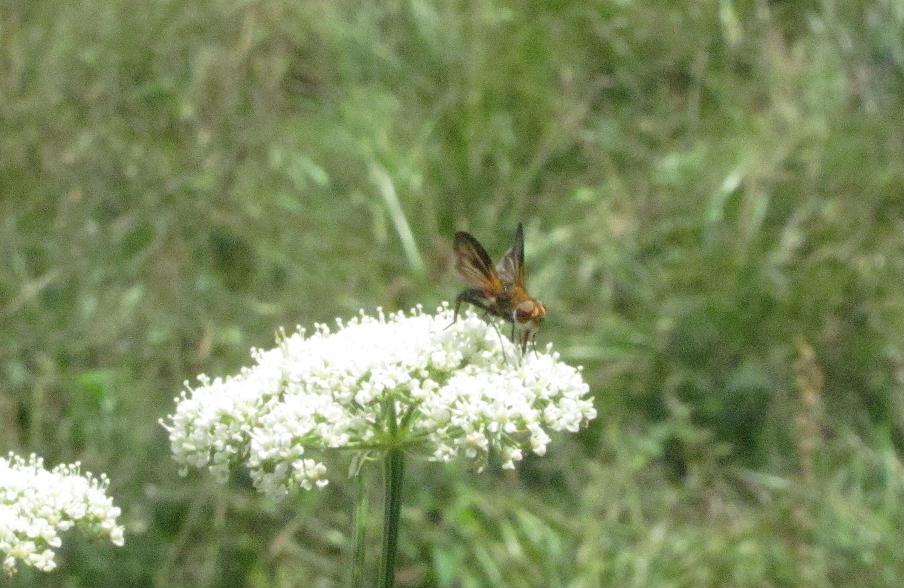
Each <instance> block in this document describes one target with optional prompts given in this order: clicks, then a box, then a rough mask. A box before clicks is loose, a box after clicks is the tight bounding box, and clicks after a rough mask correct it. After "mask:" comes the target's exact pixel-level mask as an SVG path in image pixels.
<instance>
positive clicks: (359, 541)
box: [352, 468, 367, 588]
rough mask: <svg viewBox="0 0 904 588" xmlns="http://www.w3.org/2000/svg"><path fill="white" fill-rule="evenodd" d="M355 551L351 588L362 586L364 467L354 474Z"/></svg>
mask: <svg viewBox="0 0 904 588" xmlns="http://www.w3.org/2000/svg"><path fill="white" fill-rule="evenodd" d="M354 517H355V520H354V525H355V551H354V555H353V561H352V588H363V586H364V543H365V542H364V539H365V536H366V530H367V489H366V488H365V484H364V468H361V469H360V470H359V471H358V473H357V475H355V514H354Z"/></svg>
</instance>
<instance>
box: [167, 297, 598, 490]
mask: <svg viewBox="0 0 904 588" xmlns="http://www.w3.org/2000/svg"><path fill="white" fill-rule="evenodd" d="M452 322H453V316H452V311H451V310H450V309H449V308H448V306H445V305H444V306H442V307H440V308H439V309H438V310H437V312H436V313H435V314H428V313H424V312H422V311H421V310H420V309H415V310H414V311H412V312H411V313H409V314H405V313H396V314H392V315H389V316H385V315H383V314H382V313H380V314H379V315H378V316H377V317H370V316H365V315H363V314H362V315H360V316H358V317H356V318H355V319H353V320H352V321H350V322H348V323H347V324H343V323H342V322H339V324H338V327H337V328H336V329H335V330H332V329H330V328H328V327H326V326H324V325H319V326H317V328H316V330H315V332H314V333H312V334H311V335H307V334H306V333H305V332H304V331H303V330H299V331H297V332H296V333H295V334H293V335H291V336H288V337H284V338H283V339H282V340H281V341H280V344H279V345H278V346H277V347H276V348H274V349H270V350H266V351H261V350H254V351H253V352H252V356H253V359H254V364H253V365H252V366H251V367H248V368H245V369H243V370H242V371H241V372H240V373H239V374H238V375H235V376H232V377H227V378H216V379H209V378H207V377H204V376H202V377H200V378H199V381H200V385H198V386H197V387H194V388H191V387H187V390H186V391H185V392H183V393H182V395H181V396H180V397H179V398H178V399H177V406H176V411H175V413H174V414H173V415H170V417H168V419H167V420H166V421H165V422H164V426H166V428H167V429H168V431H169V433H170V441H171V445H172V450H173V454H174V457H175V459H176V461H177V462H179V463H180V464H181V465H182V466H183V469H185V468H186V467H188V466H192V467H208V468H210V470H211V471H212V472H214V473H215V474H217V475H218V476H220V477H225V476H227V475H228V472H229V471H230V470H231V469H232V468H233V467H235V466H238V465H244V467H246V468H247V470H248V472H249V473H250V475H251V478H252V480H253V481H254V483H255V485H256V486H257V487H258V488H259V489H260V490H261V491H263V492H265V493H268V494H272V495H282V494H285V493H286V492H287V491H289V490H291V489H293V488H295V487H302V488H305V489H310V488H313V487H322V486H323V485H325V484H326V483H327V478H326V474H327V468H326V462H325V460H324V456H325V453H324V452H325V450H331V449H332V450H340V449H352V450H355V449H357V450H367V449H385V448H387V447H390V446H401V447H405V448H406V449H407V450H409V451H412V452H423V453H426V454H427V455H428V456H429V457H430V458H431V459H434V460H439V461H449V460H451V459H453V458H455V457H457V456H463V457H465V458H467V459H468V460H471V461H472V462H473V463H474V465H475V466H476V467H477V468H478V469H480V468H482V467H483V466H484V465H485V464H486V463H487V460H488V458H489V456H490V455H498V456H499V458H500V459H501V461H502V463H503V467H507V468H513V467H514V464H515V462H517V461H520V460H521V459H522V458H523V455H524V452H525V451H532V452H534V453H535V454H538V455H542V454H543V453H545V451H546V446H547V444H548V443H549V440H550V438H549V432H551V431H571V432H575V431H577V430H578V429H579V428H580V427H581V426H582V425H584V424H586V423H587V421H589V420H590V419H593V418H594V417H595V416H596V410H595V409H594V407H593V404H592V401H591V400H590V399H589V398H588V394H589V389H588V386H587V384H586V383H585V382H584V380H583V378H582V377H581V373H580V371H579V370H578V369H576V368H574V367H572V366H569V365H567V364H565V363H563V362H561V361H560V360H559V357H558V355H557V354H554V353H551V352H548V351H547V352H528V353H527V354H525V355H523V356H521V354H520V352H519V351H518V350H516V349H515V347H514V346H512V345H511V344H510V343H509V342H508V341H503V340H502V338H501V337H500V335H499V333H498V332H497V331H496V329H495V328H494V327H493V326H492V325H491V324H488V323H487V322H485V321H483V320H481V319H480V318H479V317H477V316H475V315H474V314H473V313H470V312H468V313H466V314H464V315H463V316H461V317H459V319H458V321H457V322H455V323H454V324H452ZM450 324H451V326H450Z"/></svg>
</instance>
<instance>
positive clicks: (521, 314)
mask: <svg viewBox="0 0 904 588" xmlns="http://www.w3.org/2000/svg"><path fill="white" fill-rule="evenodd" d="M533 316H534V305H533V304H531V303H530V302H522V303H521V304H519V305H518V306H517V307H515V318H516V319H517V320H518V322H520V323H523V322H525V321H529V320H530V319H532V318H533Z"/></svg>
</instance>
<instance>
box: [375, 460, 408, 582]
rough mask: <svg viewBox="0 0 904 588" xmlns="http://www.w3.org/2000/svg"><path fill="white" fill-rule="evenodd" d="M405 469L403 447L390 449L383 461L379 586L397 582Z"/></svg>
mask: <svg viewBox="0 0 904 588" xmlns="http://www.w3.org/2000/svg"><path fill="white" fill-rule="evenodd" d="M404 470H405V454H404V452H403V451H402V449H399V448H398V447H394V448H392V449H389V450H388V451H387V452H386V457H385V459H384V461H383V486H384V495H383V554H382V556H381V562H380V583H379V584H378V586H379V588H392V587H393V585H394V584H395V563H396V551H397V548H398V543H399V513H400V511H401V508H402V475H403V473H404Z"/></svg>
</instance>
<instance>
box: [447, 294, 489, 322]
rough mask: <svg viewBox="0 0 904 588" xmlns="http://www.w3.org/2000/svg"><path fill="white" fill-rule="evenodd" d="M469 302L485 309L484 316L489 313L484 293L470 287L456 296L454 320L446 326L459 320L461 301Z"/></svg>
mask: <svg viewBox="0 0 904 588" xmlns="http://www.w3.org/2000/svg"><path fill="white" fill-rule="evenodd" d="M462 302H467V303H468V304H472V305H474V306H476V307H477V308H480V309H483V311H484V316H486V315H487V314H489V312H490V309H489V308H488V307H487V304H486V300H485V298H484V297H483V293H482V292H481V291H480V290H477V289H475V288H468V289H467V290H462V291H461V292H459V294H458V296H456V297H455V311H454V313H453V314H452V322H451V323H449V325H448V326H447V327H446V328H447V329H448V328H449V327H451V326H452V325H454V324H455V323H457V322H458V313H459V311H460V310H461V303H462Z"/></svg>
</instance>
